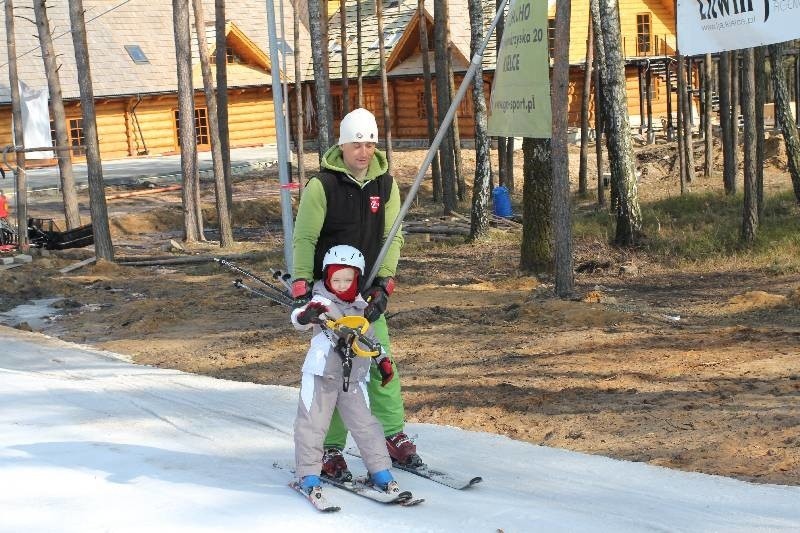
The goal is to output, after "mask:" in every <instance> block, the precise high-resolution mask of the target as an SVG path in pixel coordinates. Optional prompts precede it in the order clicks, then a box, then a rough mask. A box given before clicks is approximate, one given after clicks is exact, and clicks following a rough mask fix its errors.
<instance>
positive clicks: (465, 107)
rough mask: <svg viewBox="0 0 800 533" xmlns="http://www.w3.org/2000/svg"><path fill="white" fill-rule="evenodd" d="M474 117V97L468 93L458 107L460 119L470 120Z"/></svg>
mask: <svg viewBox="0 0 800 533" xmlns="http://www.w3.org/2000/svg"><path fill="white" fill-rule="evenodd" d="M471 116H472V95H471V94H469V93H467V94H465V95H464V98H463V99H462V100H461V103H460V104H459V105H458V118H469V117H471Z"/></svg>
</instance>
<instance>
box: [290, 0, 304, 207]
mask: <svg viewBox="0 0 800 533" xmlns="http://www.w3.org/2000/svg"><path fill="white" fill-rule="evenodd" d="M292 12H293V17H292V18H293V27H294V103H295V120H296V124H297V129H296V131H295V136H294V138H295V144H296V147H295V148H296V151H297V183H298V185H300V191H302V190H303V186H304V185H305V182H306V167H305V163H304V161H303V154H304V152H305V146H304V145H305V132H304V131H303V129H304V128H303V81H302V80H303V77H302V69H301V68H300V64H301V56H300V52H301V47H300V16H299V15H298V14H297V9H293V10H292ZM301 194H302V192H301Z"/></svg>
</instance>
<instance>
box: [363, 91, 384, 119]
mask: <svg viewBox="0 0 800 533" xmlns="http://www.w3.org/2000/svg"><path fill="white" fill-rule="evenodd" d="M364 108H365V109H366V110H368V111H369V112H370V113H372V114H373V115H375V116H376V117H377V116H381V117H382V116H383V105H382V104H381V103H380V101H379V95H377V94H364ZM379 113H380V114H379Z"/></svg>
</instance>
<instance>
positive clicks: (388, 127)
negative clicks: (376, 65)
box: [375, 0, 392, 169]
mask: <svg viewBox="0 0 800 533" xmlns="http://www.w3.org/2000/svg"><path fill="white" fill-rule="evenodd" d="M375 18H376V19H377V22H378V57H379V62H380V68H381V99H382V101H383V130H384V133H383V134H384V136H385V138H386V159H387V162H388V164H389V168H390V169H391V168H392V113H391V108H390V107H389V82H388V81H387V79H386V47H385V46H384V39H383V0H376V2H375Z"/></svg>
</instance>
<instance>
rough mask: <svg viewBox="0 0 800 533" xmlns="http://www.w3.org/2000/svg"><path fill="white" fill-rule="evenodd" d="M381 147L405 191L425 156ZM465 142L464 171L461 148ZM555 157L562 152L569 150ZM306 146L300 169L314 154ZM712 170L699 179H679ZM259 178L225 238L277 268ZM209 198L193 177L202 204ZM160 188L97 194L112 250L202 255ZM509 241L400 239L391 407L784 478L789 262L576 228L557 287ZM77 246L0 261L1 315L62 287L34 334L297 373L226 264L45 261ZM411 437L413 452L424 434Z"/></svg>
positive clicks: (797, 443) (303, 342) (46, 202)
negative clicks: (659, 252) (561, 287)
mask: <svg viewBox="0 0 800 533" xmlns="http://www.w3.org/2000/svg"><path fill="white" fill-rule="evenodd" d="M770 146H771V148H769V147H770ZM641 150H642V152H643V154H642V156H641V157H640V160H641V161H642V167H641V168H642V170H643V172H642V179H641V182H640V194H641V197H642V201H643V202H647V201H649V200H652V199H656V198H661V197H664V196H669V195H672V196H676V195H678V194H679V189H678V186H677V178H676V176H675V171H676V168H675V165H674V161H673V160H674V151H673V150H672V149H670V148H667V147H664V146H659V147H656V148H642V149H641ZM698 153H699V152H698ZM520 154H521V152H520ZM395 155H396V163H395V165H396V166H395V168H396V172H395V173H396V175H397V177H398V180H399V181H400V182H401V183H402V184H403V185H404V186H405V187H406V188H407V187H408V185H409V184H410V182H411V180H412V179H413V177H414V175H415V173H416V169H417V165H418V164H419V163H420V162H421V161H422V159H423V157H424V152H422V151H399V152H396V153H395ZM464 156H465V162H464V163H465V168H466V169H467V170H468V172H469V174H468V175H471V172H472V168H473V167H474V161H473V160H474V156H473V155H472V153H471V151H469V150H464ZM572 156H573V162H574V163H576V162H577V151H575V152H574V153H573V154H572ZM768 157H769V158H770V159H769V165H768V168H767V174H766V180H767V194H770V192H774V191H776V190H783V189H786V188H788V187H790V182H789V177H788V175H787V174H786V171H785V156H784V155H783V153H782V150H781V147H780V144H779V143H772V144H771V145H769V144H768ZM306 161H307V165H309V166H312V168H313V164H314V161H315V156H314V154H307V157H306ZM520 165H521V164H520ZM576 168H577V166H576ZM591 170H593V168H592V169H591ZM517 176H518V178H517V179H518V182H519V180H521V178H520V176H521V166H520V167H519V168H518V169H517ZM573 177H574V176H573ZM720 184H721V178H714V179H704V178H698V179H697V180H695V183H694V184H693V185H692V187H693V189H695V190H700V189H716V188H718V187H719V185H720ZM277 190H278V189H277V183H276V176H275V174H274V170H271V171H270V170H267V171H262V172H260V173H253V174H250V175H247V176H244V177H240V178H238V180H237V182H236V185H235V199H236V211H235V217H236V227H237V233H236V237H237V240H238V241H239V244H238V245H237V246H236V248H235V249H234V250H232V251H231V253H238V254H245V253H249V254H253V255H251V257H252V258H251V259H246V260H240V261H239V264H241V265H242V266H245V267H247V268H249V269H251V270H253V271H254V272H257V273H260V274H269V268H270V267H275V268H281V267H282V264H283V259H282V257H283V248H282V247H283V241H282V238H281V231H280V228H281V223H280V215H279V213H280V211H279V208H278V203H277V197H278V196H277ZM117 192H125V191H117ZM591 192H592V194H594V191H593V190H592V191H591ZM212 193H213V188H210V186H209V187H206V190H205V192H204V199H205V201H206V202H207V205H208V209H207V210H206V211H207V213H208V215H209V217H213V209H211V207H212V205H213V199H212V196H211V194H212ZM179 194H180V193H179V192H176V191H172V192H164V193H160V194H150V195H144V196H135V197H127V198H116V199H114V198H113V197H110V199H109V204H108V205H109V211H110V213H111V216H112V220H113V223H112V226H113V228H112V229H113V237H114V242H115V246H116V253H117V255H118V256H119V257H131V256H166V255H170V256H181V255H184V254H186V253H195V254H197V253H217V252H218V251H219V248H218V247H216V246H215V244H214V243H213V242H209V243H203V244H200V245H195V246H193V247H190V249H188V250H186V251H177V250H175V249H174V247H172V246H171V245H170V244H169V240H170V239H175V240H177V241H180V238H181V218H180V210H179V206H180V196H179ZM110 195H112V196H113V193H110ZM421 197H422V201H421V202H420V204H419V205H416V206H414V207H413V208H412V210H411V213H410V218H411V219H414V220H420V219H423V218H426V217H427V218H429V219H430V218H436V213H437V208H435V207H433V206H431V205H430V204H429V202H428V200H427V198H428V197H429V193H428V192H427V189H426V188H425V187H423V189H422V193H421ZM55 200H56V199H54V198H52V197H34V198H33V199H32V207H31V210H32V212H33V214H34V215H39V216H59V215H58V208H57V203H56V201H55ZM85 200H86V199H85V197H83V198H82V202H83V204H82V207H83V208H84V211H86V212H87V213H88V208H87V205H88V204H87V203H86V201H85ZM591 209H593V206H592V200H591V199H589V200H582V201H579V202H578V203H577V204H576V212H577V213H580V212H581V210H591ZM795 210H797V209H796V207H795ZM87 217H88V214H87ZM207 235H208V237H209V238H210V239H213V238H214V233H213V232H210V233H208V234H207ZM519 236H520V230H519V229H516V228H514V227H507V226H506V225H503V226H502V227H498V228H496V229H495V230H493V231H492V236H491V239H489V240H488V241H486V242H482V243H479V244H473V245H467V244H464V243H463V242H462V239H460V238H459V237H441V236H439V237H437V236H433V238H429V237H426V236H425V235H409V236H408V237H407V244H406V247H405V249H404V251H403V256H402V259H401V261H400V265H399V270H398V276H397V281H398V290H397V291H396V293H395V294H394V295H393V296H392V298H391V302H390V309H389V325H390V330H391V333H392V338H393V345H392V348H393V351H394V354H395V357H396V358H397V360H398V364H399V367H400V373H401V376H402V382H403V388H404V397H405V401H406V410H407V419H408V420H409V421H410V422H427V423H434V424H448V425H456V426H459V427H462V428H466V429H472V430H479V431H490V432H495V433H500V434H504V435H508V436H509V437H512V438H515V439H520V440H524V441H527V442H531V443H534V444H540V445H545V446H554V447H559V448H566V449H571V450H576V451H581V452H587V453H592V454H601V455H605V456H609V457H615V458H620V459H625V460H630V461H642V462H648V463H651V464H654V465H661V466H666V467H670V468H677V469H681V470H687V471H698V472H706V473H713V474H721V475H725V476H732V477H736V478H740V479H745V480H751V481H756V482H764V483H780V484H798V483H800V432H798V428H799V427H800V357H798V346H800V275H798V274H796V273H781V272H778V273H775V272H766V271H763V270H753V269H748V268H742V267H741V265H740V264H738V263H737V262H736V261H731V262H729V263H727V264H721V265H715V266H714V267H713V268H708V267H705V268H685V267H684V268H682V269H675V268H674V267H673V266H671V265H670V264H667V262H666V261H664V260H660V259H658V258H654V257H648V256H647V255H646V254H644V253H642V252H628V251H622V250H619V249H615V248H613V247H611V246H609V245H608V243H606V242H604V239H597V238H596V239H591V240H582V241H578V242H576V243H575V263H576V265H580V264H582V263H585V262H587V261H592V260H594V261H596V262H597V263H598V264H603V263H605V262H608V264H607V265H605V266H604V267H603V268H599V269H596V270H594V271H591V269H588V270H587V271H585V272H581V273H578V274H576V292H575V298H574V299H571V300H559V299H556V298H554V297H553V296H552V284H551V282H550V280H548V279H547V278H546V277H545V278H543V279H539V278H537V277H533V276H527V275H523V274H522V273H520V272H519V270H518V268H517V265H518V262H519ZM86 254H89V255H91V252H87V251H80V250H73V251H64V252H59V253H56V254H53V255H51V256H49V257H37V258H36V259H35V260H34V262H33V263H32V264H31V265H26V266H23V267H19V268H15V269H12V270H8V271H5V272H0V285H1V286H0V296H2V301H1V303H0V306H2V308H3V309H0V310H5V309H8V308H10V307H12V306H13V305H15V304H17V303H20V302H23V301H27V300H29V299H33V298H44V297H52V296H61V297H64V298H65V300H64V302H63V303H62V304H61V306H62V307H63V309H62V312H63V313H64V314H63V315H62V316H59V317H57V319H54V320H52V321H50V322H48V323H47V324H46V325H45V326H43V327H42V328H39V329H42V330H43V331H44V332H45V333H47V334H50V335H55V336H58V337H60V338H63V339H66V340H70V341H75V342H79V343H85V344H89V345H92V346H96V347H99V348H103V349H107V350H112V351H115V352H119V353H123V354H128V355H130V356H132V357H133V359H134V360H135V361H137V362H139V363H142V364H148V365H155V366H159V367H165V368H177V369H181V370H185V371H189V372H196V373H201V374H208V375H212V376H216V377H219V378H225V379H233V380H243V381H253V382H258V383H265V384H276V385H289V386H297V385H298V383H299V368H300V365H301V362H302V358H303V354H304V350H305V348H306V346H307V342H308V339H307V337H305V336H302V335H299V334H298V333H296V332H294V331H293V329H292V328H291V327H290V326H289V322H288V318H287V312H286V311H285V310H284V309H282V308H280V307H278V306H273V305H270V304H269V303H268V302H266V301H265V300H263V299H259V298H253V297H249V296H247V295H245V294H243V293H242V292H241V291H240V290H238V289H236V288H234V287H233V286H232V284H231V282H232V280H233V279H234V278H235V277H236V276H235V275H233V274H231V273H230V272H227V271H223V270H220V268H218V267H217V266H215V265H213V264H201V265H162V266H150V267H133V266H121V265H117V264H109V263H102V264H97V265H93V266H88V267H84V268H81V269H79V270H76V271H73V272H71V273H69V274H65V275H62V274H59V273H58V270H57V269H58V268H60V267H64V266H66V265H69V264H72V263H75V262H76V261H77V260H78V259H81V258H83V257H85V256H86ZM623 267H624V268H623ZM23 327H24V326H23ZM265 408H268V406H265ZM417 444H418V446H419V451H420V453H421V455H422V456H423V458H424V457H425V451H426V450H425V449H426V444H425V442H424V441H422V440H420V441H418V442H417ZM437 452H438V453H441V450H438V451H437Z"/></svg>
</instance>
